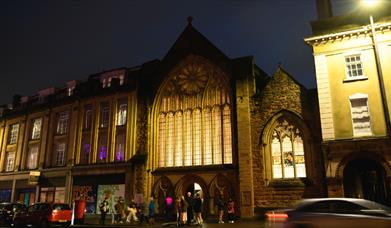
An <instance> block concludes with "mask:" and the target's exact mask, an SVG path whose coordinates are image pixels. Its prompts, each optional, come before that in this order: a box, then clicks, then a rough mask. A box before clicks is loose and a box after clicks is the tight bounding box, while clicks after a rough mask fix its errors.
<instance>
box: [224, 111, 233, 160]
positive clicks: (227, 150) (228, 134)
mask: <svg viewBox="0 0 391 228" xmlns="http://www.w3.org/2000/svg"><path fill="white" fill-rule="evenodd" d="M223 143H224V144H223V147H224V164H232V127H231V109H230V107H229V106H228V105H225V106H224V110H223Z"/></svg>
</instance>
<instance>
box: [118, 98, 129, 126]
mask: <svg viewBox="0 0 391 228" xmlns="http://www.w3.org/2000/svg"><path fill="white" fill-rule="evenodd" d="M127 109H128V104H127V101H126V100H122V101H120V102H119V105H118V112H117V125H119V126H121V125H125V124H126V113H127Z"/></svg>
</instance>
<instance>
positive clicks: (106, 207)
mask: <svg viewBox="0 0 391 228" xmlns="http://www.w3.org/2000/svg"><path fill="white" fill-rule="evenodd" d="M99 210H100V221H99V223H100V224H102V225H104V224H105V220H106V214H107V212H109V201H108V200H107V196H106V197H105V199H104V200H103V201H102V202H101V203H100V205H99Z"/></svg>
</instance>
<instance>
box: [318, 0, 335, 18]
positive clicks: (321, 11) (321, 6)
mask: <svg viewBox="0 0 391 228" xmlns="http://www.w3.org/2000/svg"><path fill="white" fill-rule="evenodd" d="M316 11H317V13H318V20H323V19H327V18H329V17H332V16H333V13H332V11H331V1H330V0H316Z"/></svg>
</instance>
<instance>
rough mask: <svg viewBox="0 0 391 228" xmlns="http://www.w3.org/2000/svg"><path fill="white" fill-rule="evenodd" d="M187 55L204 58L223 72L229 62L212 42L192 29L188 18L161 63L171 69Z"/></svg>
mask: <svg viewBox="0 0 391 228" xmlns="http://www.w3.org/2000/svg"><path fill="white" fill-rule="evenodd" d="M189 54H195V55H200V56H202V57H205V58H207V59H209V60H211V61H212V62H214V63H215V64H220V67H221V68H223V69H224V70H226V69H227V65H228V63H229V60H230V59H229V58H228V57H227V56H226V55H225V54H224V53H223V52H222V51H220V50H219V49H218V48H217V47H216V46H215V45H214V44H213V43H212V42H210V41H209V40H208V39H207V38H206V37H205V36H203V35H202V34H201V33H200V32H199V31H198V30H197V29H195V28H194V27H193V25H192V18H191V17H189V18H188V24H187V26H186V28H185V29H184V30H183V32H182V33H181V34H180V36H179V37H178V39H177V40H176V41H175V43H174V45H173V46H172V47H171V48H170V50H169V51H168V53H167V54H166V56H165V57H164V58H163V60H162V62H163V64H167V65H168V66H169V67H170V68H171V67H172V65H173V64H176V63H178V62H179V61H181V60H182V59H184V57H186V56H187V55H189Z"/></svg>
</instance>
